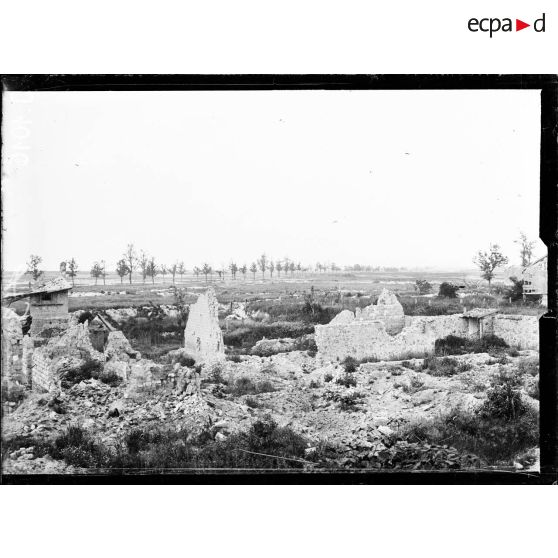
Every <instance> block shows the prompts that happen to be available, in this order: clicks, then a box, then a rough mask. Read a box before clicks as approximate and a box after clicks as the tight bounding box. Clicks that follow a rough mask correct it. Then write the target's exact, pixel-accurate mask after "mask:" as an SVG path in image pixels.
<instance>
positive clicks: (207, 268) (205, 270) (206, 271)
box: [201, 263, 213, 283]
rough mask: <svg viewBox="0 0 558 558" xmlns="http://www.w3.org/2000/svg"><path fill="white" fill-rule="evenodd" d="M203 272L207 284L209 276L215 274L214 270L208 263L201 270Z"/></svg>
mask: <svg viewBox="0 0 558 558" xmlns="http://www.w3.org/2000/svg"><path fill="white" fill-rule="evenodd" d="M201 272H202V273H203V274H204V275H205V282H206V283H207V276H208V275H209V274H210V273H213V269H212V268H211V266H210V265H209V264H207V263H204V264H203V266H202V268H201Z"/></svg>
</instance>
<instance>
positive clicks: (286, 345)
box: [250, 337, 296, 356]
mask: <svg viewBox="0 0 558 558" xmlns="http://www.w3.org/2000/svg"><path fill="white" fill-rule="evenodd" d="M295 345H296V340H295V339H291V338H289V337H285V338H283V339H261V340H260V341H258V342H257V343H256V344H255V345H254V346H253V347H252V349H251V350H250V354H252V355H257V356H271V355H274V354H277V353H286V352H288V351H292V350H293V349H294V347H295Z"/></svg>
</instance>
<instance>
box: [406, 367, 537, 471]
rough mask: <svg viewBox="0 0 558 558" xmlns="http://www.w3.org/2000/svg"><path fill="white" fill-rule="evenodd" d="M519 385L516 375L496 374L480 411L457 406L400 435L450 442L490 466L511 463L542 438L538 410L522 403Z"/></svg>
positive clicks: (414, 439)
mask: <svg viewBox="0 0 558 558" xmlns="http://www.w3.org/2000/svg"><path fill="white" fill-rule="evenodd" d="M520 385H521V379H520V378H518V376H517V374H510V373H505V372H502V373H500V374H497V375H496V376H494V378H493V379H492V382H491V387H490V388H489V389H488V391H487V399H486V401H485V403H484V404H483V405H482V406H481V407H480V408H479V409H478V410H476V411H474V412H469V411H463V410H462V409H459V408H458V409H454V410H453V411H452V412H451V413H449V414H448V415H447V416H445V417H440V418H437V419H433V420H427V421H422V422H419V423H415V424H413V425H410V426H408V427H405V428H404V429H403V431H402V433H401V437H402V438H403V439H406V440H409V441H414V442H416V441H418V442H421V443H423V442H428V443H433V444H449V445H451V446H453V447H455V448H457V449H458V450H459V451H462V452H471V453H473V454H475V455H477V456H479V457H480V458H481V459H482V460H483V461H484V462H486V463H487V464H488V465H498V464H500V465H502V464H504V465H512V462H513V459H514V457H515V456H516V455H517V454H518V453H522V452H524V451H526V450H528V449H530V448H532V447H533V446H536V445H538V437H539V433H538V416H537V413H535V412H533V411H532V410H531V409H529V408H527V407H526V406H525V405H524V404H523V403H522V401H521V395H520Z"/></svg>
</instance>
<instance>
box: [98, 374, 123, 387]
mask: <svg viewBox="0 0 558 558" xmlns="http://www.w3.org/2000/svg"><path fill="white" fill-rule="evenodd" d="M99 379H100V380H101V382H103V384H107V385H108V386H110V387H117V386H119V385H120V384H121V383H122V381H123V380H122V378H121V377H120V376H118V375H117V374H116V373H115V372H112V373H110V374H103V375H102V376H101V377H100V378H99Z"/></svg>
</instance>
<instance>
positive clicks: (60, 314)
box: [3, 277, 72, 337]
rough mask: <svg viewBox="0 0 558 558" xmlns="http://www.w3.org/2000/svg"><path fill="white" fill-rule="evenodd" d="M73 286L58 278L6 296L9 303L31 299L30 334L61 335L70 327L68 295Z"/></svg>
mask: <svg viewBox="0 0 558 558" xmlns="http://www.w3.org/2000/svg"><path fill="white" fill-rule="evenodd" d="M71 288H72V285H70V283H68V281H66V279H64V277H56V278H55V279H52V280H50V281H47V282H46V283H44V284H42V285H39V286H37V287H35V288H34V289H33V290H31V291H27V292H24V293H18V294H14V295H6V296H4V297H3V298H4V300H5V301H6V302H8V303H11V302H14V301H16V300H21V299H24V298H28V299H29V313H30V315H31V320H32V322H31V330H30V334H31V335H32V336H33V337H35V336H39V335H42V334H43V333H46V334H47V335H49V334H52V333H59V332H61V331H63V330H64V329H66V327H67V325H68V294H69V292H70V289H71Z"/></svg>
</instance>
